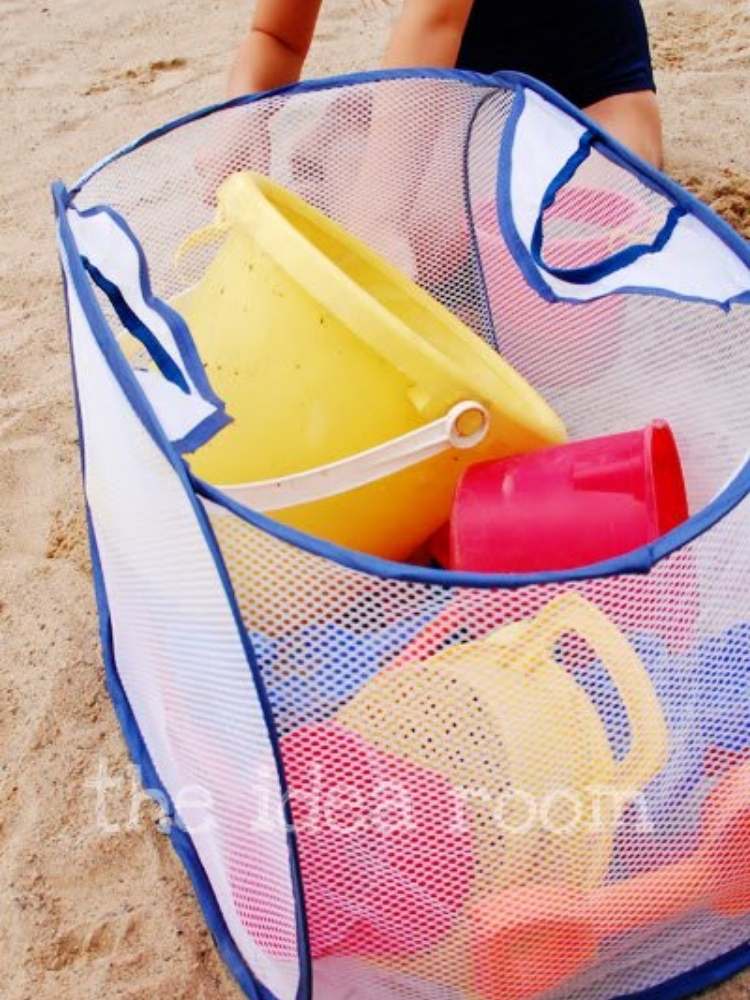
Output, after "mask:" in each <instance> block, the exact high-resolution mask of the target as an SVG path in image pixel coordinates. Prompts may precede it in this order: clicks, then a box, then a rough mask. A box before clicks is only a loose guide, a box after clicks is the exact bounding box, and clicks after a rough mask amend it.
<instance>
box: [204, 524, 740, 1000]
mask: <svg viewBox="0 0 750 1000" xmlns="http://www.w3.org/2000/svg"><path fill="white" fill-rule="evenodd" d="M213 523H214V527H215V530H216V532H217V536H218V538H219V539H220V542H221V545H222V549H223V551H224V552H225V554H226V558H227V562H228V566H229V569H230V572H231V573H232V577H233V580H234V584H235V588H236V590H237V593H238V596H239V599H240V602H241V604H242V609H243V614H244V616H245V622H246V624H247V627H248V629H249V632H250V634H251V636H252V638H253V642H254V645H255V648H256V651H257V655H258V661H259V664H260V667H261V670H262V673H263V676H264V679H265V682H266V687H267V690H268V693H269V698H270V701H271V704H272V707H273V710H274V714H275V716H276V720H277V725H278V729H279V733H280V735H281V746H282V753H283V755H284V760H285V766H286V769H287V774H288V777H289V780H290V787H291V804H292V810H293V815H294V822H295V826H296V827H297V830H298V838H299V844H300V855H301V865H302V875H303V881H304V885H305V893H306V898H307V905H308V919H309V922H310V934H311V946H312V950H313V957H314V971H315V987H316V995H319V996H320V997H321V998H322V1000H329V998H334V997H337V996H339V993H338V992H337V990H338V989H340V988H342V986H341V983H342V982H345V983H347V984H348V987H349V988H351V989H353V990H355V992H354V994H353V995H355V996H360V995H361V996H371V995H377V996H378V997H381V996H382V997H383V998H385V1000H396V998H408V1000H417V998H429V1000H457V998H460V997H464V996H477V997H481V998H482V1000H495V998H496V997H497V998H498V1000H499V998H501V997H502V998H503V1000H506V998H520V997H526V996H528V997H532V996H537V995H539V994H541V993H542V992H544V991H546V990H552V992H551V993H550V995H551V996H555V997H559V998H561V1000H562V998H565V1000H574V998H575V1000H595V998H596V1000H600V998H602V997H611V996H620V995H627V994H630V993H632V992H635V991H638V990H642V989H647V988H649V987H651V986H654V985H656V984H658V983H661V982H664V981H665V980H668V979H670V978H672V977H674V976H676V975H678V974H680V973H682V972H683V971H684V970H685V969H686V968H693V967H696V966H698V965H701V964H702V963H705V962H707V961H710V960H711V959H713V958H715V957H717V956H719V955H722V954H724V953H726V952H728V951H730V950H732V949H734V948H735V947H738V946H739V945H741V944H742V943H743V942H744V941H745V940H746V939H747V936H748V933H749V932H750V917H749V916H748V914H750V895H749V894H748V890H750V861H748V852H747V850H746V844H747V839H746V838H747V828H748V823H750V779H749V778H748V770H747V768H748V765H746V764H745V763H744V762H745V761H746V760H747V759H748V753H749V752H750V729H749V726H748V721H749V720H750V666H749V664H750V624H748V623H749V622H750V598H749V597H748V594H750V586H749V585H750V569H748V567H747V566H746V565H744V566H740V565H739V562H738V560H736V559H734V558H733V553H735V552H736V551H737V549H738V548H742V547H744V546H746V545H747V544H748V542H749V541H750V513H749V512H748V509H747V506H746V505H743V506H741V507H740V508H738V509H736V510H735V511H734V512H733V513H732V514H731V515H729V516H728V517H727V518H726V519H725V520H724V521H723V522H722V523H721V524H720V525H718V526H716V527H715V528H714V529H712V530H711V531H710V532H708V533H707V534H705V535H703V536H701V537H700V538H699V539H698V540H696V541H695V542H694V543H692V544H691V545H690V546H688V547H687V548H686V549H684V550H682V551H680V552H678V553H676V554H675V555H673V556H671V557H669V558H667V559H665V560H663V561H662V562H660V563H659V564H658V565H657V567H656V568H655V569H654V570H653V571H652V572H651V573H650V574H648V575H647V576H640V575H633V576H620V577H614V578H610V579H598V580H592V581H588V582H585V583H578V584H575V585H557V584H556V585H545V586H528V587H522V588H520V589H517V590H472V589H464V588H455V589H446V588H444V587H442V586H436V585H427V584H419V583H409V582H404V581H397V580H392V579H389V580H384V579H376V578H373V577H369V576H367V575H365V574H362V573H359V572H355V571H353V570H350V569H347V568H345V567H343V566H340V565H338V564H335V563H332V562H329V561H328V560H324V559H321V558H320V557H318V556H315V555H312V554H309V553H305V552H303V551H301V550H298V549H296V548H295V547H293V546H290V545H288V544H286V543H284V542H282V541H280V540H277V539H274V538H273V537H271V536H269V535H267V534H265V533H264V532H262V531H260V530H258V529H257V528H255V527H253V526H251V525H250V524H248V523H246V522H244V521H241V520H239V519H238V518H236V517H234V516H230V515H216V516H214V517H213ZM708 591H710V592H711V593H712V594H713V595H714V599H713V600H711V601H706V600H705V599H704V595H705V594H706V593H707V592H708ZM717 594H721V595H722V596H721V598H720V599H717V598H716V595H717ZM571 595H574V596H573V597H572V599H571ZM571 601H572V602H571ZM580 604H582V605H583V606H584V608H586V609H587V610H585V611H584V612H581V609H580V606H579V605H580ZM591 605H593V606H594V607H595V608H596V609H598V612H600V613H603V615H604V616H605V617H606V620H607V623H608V625H605V626H602V627H603V628H604V630H605V631H607V629H608V628H609V626H611V627H612V628H613V629H614V630H616V632H617V633H618V634H619V636H620V637H621V638H622V641H623V642H625V643H626V646H619V645H617V642H618V641H619V640H617V639H615V638H613V637H612V634H611V632H608V635H609V639H606V638H604V637H603V634H602V632H601V631H600V625H601V623H600V625H595V624H592V621H591V620H589V623H588V624H585V621H586V615H587V614H590V612H589V610H588V609H589V608H590V606H591ZM581 616H582V617H581ZM519 623H520V626H521V628H524V627H525V628H526V632H525V633H524V635H518V636H515V637H514V627H515V628H516V629H518V627H519ZM509 626H510V628H509ZM610 641H611V642H612V643H614V645H608V642H610ZM493 643H495V645H494V646H493ZM498 644H499V645H498ZM488 671H489V674H488ZM503 673H504V674H505V675H506V676H504V677H501V676H500V675H501V674H503ZM535 673H536V674H538V679H537V680H534V681H532V680H531V679H530V677H531V675H532V674H535ZM488 677H489V680H488V682H487V683H486V684H485V683H484V681H483V678H488ZM542 677H545V678H546V680H544V681H543V680H542V679H541V678H542ZM537 685H538V686H537ZM639 699H640V702H639ZM659 720H661V722H659ZM660 727H661V728H660ZM604 760H606V761H607V762H608V763H607V765H606V766H603V765H602V763H601V762H602V761H604ZM597 762H598V763H597ZM339 977H340V978H339ZM337 983H338V984H339V985H338V986H337V985H336V984H337ZM375 984H377V985H375ZM357 990H360V991H361V992H356V991H357ZM368 990H376V992H375V993H372V992H368ZM545 995H546V993H545Z"/></svg>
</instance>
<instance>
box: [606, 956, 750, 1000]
mask: <svg viewBox="0 0 750 1000" xmlns="http://www.w3.org/2000/svg"><path fill="white" fill-rule="evenodd" d="M748 966H750V943H748V944H741V945H740V946H739V947H738V948H735V949H734V950H733V951H729V952H727V953H726V955H720V956H719V957H718V958H715V959H713V960H712V961H710V962H706V963H705V965H700V966H698V967H697V968H695V969H690V970H689V971H688V972H684V973H683V974H682V975H681V976H675V978H674V979H669V980H668V981H667V982H666V983H662V984H661V985H659V986H652V987H651V988H650V989H647V990H641V991H640V992H639V993H628V994H625V995H622V996H619V997H615V998H614V1000H683V998H684V997H690V996H693V995H694V994H696V993H700V992H701V991H702V990H706V989H708V988H709V987H711V986H718V985H719V983H723V982H724V981H725V980H726V979H729V978H730V977H731V976H736V975H737V973H738V972H742V971H743V969H747V968H748Z"/></svg>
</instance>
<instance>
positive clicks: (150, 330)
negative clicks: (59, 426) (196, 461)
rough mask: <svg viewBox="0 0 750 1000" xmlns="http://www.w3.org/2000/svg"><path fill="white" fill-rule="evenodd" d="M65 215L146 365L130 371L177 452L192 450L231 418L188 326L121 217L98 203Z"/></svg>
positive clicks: (84, 258) (93, 275)
mask: <svg viewBox="0 0 750 1000" xmlns="http://www.w3.org/2000/svg"><path fill="white" fill-rule="evenodd" d="M66 218H67V221H68V223H69V225H70V228H71V230H72V233H73V237H74V239H75V242H76V246H77V249H78V252H79V253H80V255H81V260H82V262H83V265H84V267H85V268H86V271H87V272H88V274H89V277H90V278H91V280H92V281H93V282H94V284H95V285H96V286H97V287H98V288H99V289H100V290H101V291H102V292H103V293H104V294H105V295H106V297H107V298H108V299H109V302H110V304H111V305H112V308H113V309H114V311H115V313H116V315H117V317H118V319H119V320H120V322H121V323H122V325H123V328H124V329H125V330H127V332H128V333H129V334H130V335H131V336H132V337H133V338H135V340H137V341H138V342H139V343H140V344H141V345H142V347H143V348H144V349H145V351H146V353H147V355H148V357H149V358H150V359H151V361H152V362H153V368H152V369H139V368H135V369H134V373H135V376H136V378H137V379H138V382H139V384H140V386H141V388H142V389H143V392H144V394H145V395H146V398H147V399H148V401H149V403H150V404H151V406H152V408H153V410H154V412H155V413H156V415H157V417H158V419H159V422H160V423H161V425H162V427H163V429H164V432H165V433H166V435H167V437H168V438H169V439H170V441H171V442H172V444H173V445H174V446H175V448H176V449H177V450H178V451H180V452H190V451H195V449H196V448H199V447H200V446H201V445H202V444H205V442H206V441H208V440H210V439H211V438H212V437H213V436H214V435H215V434H216V433H217V431H219V430H220V429H221V428H222V427H224V426H225V425H226V424H227V423H228V422H229V419H230V418H229V417H228V416H227V414H226V412H225V409H224V402H223V400H221V399H220V398H219V397H218V396H217V395H216V393H215V392H214V391H213V389H212V387H211V385H210V383H209V381H208V377H207V375H206V372H205V370H204V367H203V364H202V362H201V359H200V355H199V354H198V350H197V348H196V346H195V343H194V341H193V338H192V336H191V334H190V330H189V329H188V326H187V323H185V321H184V320H183V319H182V317H181V316H180V315H179V313H177V312H175V310H174V309H172V308H171V306H169V305H168V304H167V303H166V302H164V300H163V299H160V298H159V297H158V296H156V295H155V294H154V292H153V290H152V288H151V282H150V278H149V273H148V266H147V264H146V257H145V254H144V252H143V249H142V247H141V245H140V243H139V242H138V239H137V238H136V236H135V234H134V233H133V232H132V230H131V229H130V227H129V226H128V224H127V222H126V221H125V220H124V219H123V218H122V216H121V215H119V214H118V213H117V212H116V211H114V209H112V208H111V207H109V206H108V205H98V206H96V207H94V208H91V209H88V210H86V211H84V212H79V211H78V210H77V209H75V208H73V207H70V208H68V209H67V211H66Z"/></svg>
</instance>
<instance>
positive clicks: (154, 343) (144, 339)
mask: <svg viewBox="0 0 750 1000" xmlns="http://www.w3.org/2000/svg"><path fill="white" fill-rule="evenodd" d="M81 260H82V261H83V266H84V267H85V268H86V270H87V271H88V272H89V274H90V275H91V278H92V280H93V282H94V284H95V285H96V286H97V287H98V288H101V290H102V291H103V292H104V294H105V295H106V296H107V298H108V299H109V301H110V303H111V305H112V308H113V309H114V311H115V313H116V314H117V318H118V319H119V321H120V322H121V323H122V325H123V326H124V327H125V329H126V330H127V331H128V333H129V334H130V335H131V336H132V337H135V339H136V340H139V341H140V342H141V344H143V346H144V347H145V348H146V350H147V351H148V353H149V355H150V356H151V360H152V361H153V362H154V364H155V365H156V367H157V368H158V369H159V371H160V372H161V373H162V375H163V376H164V378H165V379H166V380H167V381H168V382H172V383H173V384H174V385H176V386H177V388H178V389H181V390H182V391H183V392H184V393H185V394H186V395H188V396H189V395H190V386H189V385H188V384H187V381H186V379H185V376H184V375H183V374H182V369H181V368H180V366H179V365H178V364H177V363H176V362H175V361H174V359H173V358H172V355H171V354H170V353H169V351H167V350H166V348H164V347H162V344H161V341H160V340H158V339H157V338H156V337H155V336H154V335H153V333H151V331H150V330H149V328H148V327H147V326H146V324H145V323H143V322H142V321H141V320H140V319H139V317H138V316H136V314H135V313H134V312H133V310H132V309H131V308H130V306H129V305H128V304H127V302H126V301H125V299H124V297H123V294H122V292H121V291H120V289H119V288H118V287H117V285H115V284H114V283H113V282H111V281H108V280H107V278H105V277H104V275H103V274H102V273H101V271H99V270H98V268H96V267H94V265H93V264H92V263H91V261H90V260H89V259H88V257H86V256H85V255H81Z"/></svg>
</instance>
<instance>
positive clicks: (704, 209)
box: [70, 67, 750, 267]
mask: <svg viewBox="0 0 750 1000" xmlns="http://www.w3.org/2000/svg"><path fill="white" fill-rule="evenodd" d="M410 79H411V80H415V79H417V80H444V81H451V80H452V81H454V82H457V83H465V84H469V85H470V86H473V87H490V88H493V89H495V90H497V89H499V88H505V89H507V90H516V91H518V90H519V89H521V88H524V87H526V88H528V89H529V90H533V91H535V92H536V93H537V94H539V95H540V96H541V97H544V98H545V99H546V100H548V101H549V102H550V103H551V104H554V105H555V106H556V107H558V108H560V110H562V111H565V112H567V113H568V114H569V115H570V116H571V117H572V118H575V119H576V121H578V122H579V123H580V124H581V125H583V126H584V127H585V128H587V129H590V130H591V131H592V132H594V133H595V134H596V135H597V138H598V139H599V141H600V142H601V143H602V144H603V147H605V148H606V150H607V152H608V153H609V154H611V155H616V156H617V157H618V158H619V162H620V163H621V164H622V165H623V166H625V167H627V169H629V170H631V171H632V172H634V173H636V174H637V175H638V176H639V178H640V179H641V180H642V181H643V182H644V183H648V185H649V186H650V187H652V188H653V190H654V191H657V192H659V193H660V194H663V195H664V196H665V197H667V198H671V199H672V200H673V201H675V202H676V203H677V204H679V205H682V206H683V207H685V208H686V209H687V211H688V212H690V213H691V214H693V215H695V216H696V217H697V218H699V219H700V220H701V222H703V223H704V224H705V225H706V226H708V227H709V229H711V231H712V232H713V233H715V234H716V235H717V236H718V237H719V238H720V239H721V240H722V241H723V242H724V243H726V245H727V246H728V247H729V248H730V249H732V250H733V251H734V252H735V253H736V254H737V255H738V256H739V258H740V259H741V260H742V261H743V262H744V263H745V264H747V265H748V267H750V243H748V242H747V241H745V240H744V239H743V238H742V237H741V236H740V235H739V234H738V233H736V232H735V231H734V230H733V229H732V227H731V226H730V225H729V223H727V222H725V221H724V220H723V219H722V218H721V217H720V216H718V215H717V214H716V212H714V211H713V209H711V208H709V207H708V205H706V204H705V203H704V202H702V201H700V200H699V199H698V198H696V197H695V195H692V194H690V192H689V191H686V190H685V189H684V188H682V187H680V185H679V184H677V183H676V181H673V180H672V179H671V178H669V177H667V176H666V175H665V174H663V173H662V172H661V171H659V170H657V169H656V167H653V166H651V164H650V163H647V162H646V161H645V160H643V159H641V158H640V157H639V156H638V155H637V154H636V153H633V152H631V151H630V150H629V149H626V147H625V146H623V145H622V144H621V143H619V142H618V141H617V140H616V139H615V138H613V137H612V136H611V135H609V133H608V132H605V131H604V130H603V129H602V127H601V126H600V125H599V124H598V123H597V122H595V121H594V120H593V118H589V117H588V115H586V114H584V112H583V111H581V110H580V108H577V107H576V106H575V105H574V104H571V103H570V101H568V100H566V98H564V97H562V95H560V94H558V93H557V92H556V91H554V90H552V88H551V87H548V86H547V85H546V84H545V83H542V82H541V81H540V80H535V79H534V78H533V77H531V76H527V75H526V74H524V73H516V72H513V71H510V70H508V71H503V72H499V73H493V74H491V75H487V74H484V73H474V72H471V71H469V70H457V69H452V70H451V69H430V68H423V67H419V68H414V69H392V70H386V69H380V70H371V71H368V72H364V73H345V74H342V75H340V76H332V77H326V78H319V79H312V80H303V81H302V82H301V83H297V84H293V85H291V86H288V87H279V88H278V89H276V90H268V91H264V92H262V93H254V94H245V95H244V96H242V97H235V98H233V99H231V100H229V101H221V102H219V103H216V104H211V105H208V106H207V107H204V108H199V109H198V110H196V111H192V112H190V113H189V114H186V115H181V116H180V117H178V118H174V119H172V121H169V122H166V123H165V124H164V125H160V126H159V127H158V128H155V129H152V130H150V131H149V132H146V133H144V134H143V135H141V136H140V137H138V138H137V139H135V140H133V141H132V142H130V143H127V144H126V145H125V146H122V147H120V149H117V150H115V151H114V152H113V153H110V154H109V155H108V156H106V157H104V158H103V159H102V160H100V161H99V162H98V163H96V164H95V165H94V166H93V167H91V169H90V170H88V171H86V173H84V174H83V175H82V176H81V178H80V179H79V180H78V181H77V182H76V183H75V185H74V186H73V187H72V188H71V189H70V196H71V198H72V197H75V195H76V194H77V193H78V192H79V191H80V190H81V189H82V188H83V186H84V185H85V184H86V183H87V182H88V181H90V180H91V178H92V177H94V176H96V174H98V173H99V172H100V171H101V170H103V169H104V168H105V167H107V166H109V164H111V163H113V162H114V161H115V160H119V159H121V158H122V157H123V156H126V155H127V154H128V153H131V152H133V151H134V150H136V149H139V148H140V147H141V146H144V145H146V144H147V143H149V142H153V141H154V140H155V139H158V138H160V137H161V136H163V135H166V134H167V133H169V132H172V131H174V129H176V128H180V127H181V126H183V125H188V124H190V123H191V122H195V121H199V120H200V119H201V118H206V117H207V116H209V115H212V114H215V113H216V112H218V111H223V110H224V109H226V108H235V107H242V106H244V105H247V104H254V103H255V102H256V101H262V100H265V99H266V98H268V97H270V96H275V95H278V94H289V93H315V92H318V91H322V90H335V89H339V88H341V87H347V86H352V85H355V84H363V83H375V82H378V81H381V80H410Z"/></svg>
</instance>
